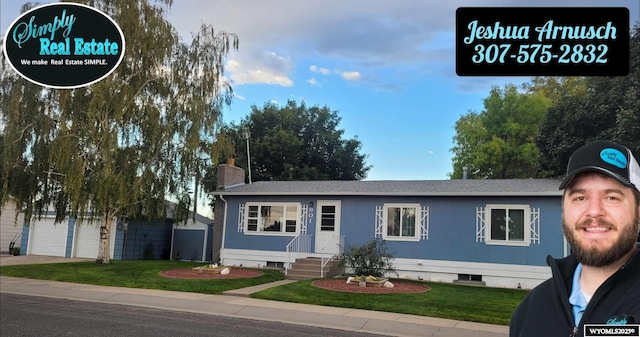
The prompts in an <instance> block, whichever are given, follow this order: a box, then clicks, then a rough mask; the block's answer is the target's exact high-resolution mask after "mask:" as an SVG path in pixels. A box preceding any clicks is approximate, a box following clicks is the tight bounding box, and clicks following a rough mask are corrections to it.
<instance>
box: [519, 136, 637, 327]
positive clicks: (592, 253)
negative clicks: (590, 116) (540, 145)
mask: <svg viewBox="0 0 640 337" xmlns="http://www.w3.org/2000/svg"><path fill="white" fill-rule="evenodd" d="M560 189H561V190H562V189H564V192H563V195H562V231H563V233H564V236H565V238H566V240H567V242H568V243H569V245H570V246H571V250H572V254H571V255H569V256H567V257H565V258H563V259H553V258H552V257H551V256H548V257H547V264H548V265H549V266H550V267H551V273H552V278H551V279H549V280H547V281H545V282H543V283H542V284H540V285H539V286H538V287H536V288H534V289H533V290H532V291H531V292H530V293H529V294H527V296H526V297H525V299H524V300H523V301H522V302H521V303H520V304H519V305H518V307H517V308H516V310H515V311H514V313H513V316H512V317H511V324H510V329H509V335H510V336H511V337H516V336H518V337H524V336H536V337H543V336H544V337H548V336H584V334H585V331H584V330H585V329H584V326H585V324H598V325H627V326H626V327H625V328H631V329H636V330H635V331H636V332H635V333H636V334H634V335H633V336H639V334H637V333H638V330H637V329H638V328H639V325H638V323H640V253H639V252H640V249H639V247H638V243H637V241H638V237H639V231H640V166H639V165H638V162H637V160H636V159H635V158H634V157H633V154H632V153H631V151H630V150H629V149H628V148H626V147H625V146H622V145H619V144H616V143H613V142H610V141H603V140H598V141H593V142H591V143H588V144H586V145H584V146H582V147H580V148H579V149H578V150H576V151H575V152H574V153H573V154H572V155H571V158H570V159H569V163H568V165H567V176H566V178H565V179H564V180H563V181H562V183H561V184H560ZM617 327H621V326H617ZM629 336H631V335H629Z"/></svg>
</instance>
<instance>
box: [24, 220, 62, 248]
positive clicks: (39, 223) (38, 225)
mask: <svg viewBox="0 0 640 337" xmlns="http://www.w3.org/2000/svg"><path fill="white" fill-rule="evenodd" d="M68 229H69V224H68V220H66V219H65V220H63V221H62V222H61V223H56V224H54V219H40V220H35V221H34V222H33V223H32V224H31V228H30V235H29V236H30V238H29V250H28V253H29V254H33V255H48V256H60V257H64V253H65V251H66V249H67V234H68V233H67V232H68Z"/></svg>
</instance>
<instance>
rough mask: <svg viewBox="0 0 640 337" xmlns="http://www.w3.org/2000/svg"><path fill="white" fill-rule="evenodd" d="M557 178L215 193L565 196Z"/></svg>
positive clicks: (297, 185)
mask: <svg viewBox="0 0 640 337" xmlns="http://www.w3.org/2000/svg"><path fill="white" fill-rule="evenodd" d="M558 186H560V180H554V179H486V180H478V179H464V180H463V179H457V180H380V181H374V180H361V181H338V180H330V181H259V182H254V183H252V184H244V185H239V186H234V187H227V188H225V189H222V190H218V191H215V192H212V194H213V195H223V196H225V195H336V196H339V195H369V196H561V195H562V191H560V190H558Z"/></svg>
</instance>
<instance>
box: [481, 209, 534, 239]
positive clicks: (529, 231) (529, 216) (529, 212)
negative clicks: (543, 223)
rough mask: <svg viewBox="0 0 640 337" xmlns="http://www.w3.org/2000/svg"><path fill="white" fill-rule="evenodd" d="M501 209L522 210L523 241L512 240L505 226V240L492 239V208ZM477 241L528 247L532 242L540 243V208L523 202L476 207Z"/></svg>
mask: <svg viewBox="0 0 640 337" xmlns="http://www.w3.org/2000/svg"><path fill="white" fill-rule="evenodd" d="M494 209H501V210H505V211H507V214H508V213H509V212H508V211H510V210H522V211H523V212H524V214H523V233H522V234H523V236H524V239H523V240H522V241H518V240H510V239H509V238H508V236H509V232H508V230H507V229H506V228H505V229H504V231H505V240H496V239H491V229H492V221H491V214H492V213H491V210H494ZM476 242H484V243H485V244H487V245H501V246H521V247H528V246H530V245H532V244H540V208H531V207H530V206H529V205H521V204H487V205H485V206H483V207H476Z"/></svg>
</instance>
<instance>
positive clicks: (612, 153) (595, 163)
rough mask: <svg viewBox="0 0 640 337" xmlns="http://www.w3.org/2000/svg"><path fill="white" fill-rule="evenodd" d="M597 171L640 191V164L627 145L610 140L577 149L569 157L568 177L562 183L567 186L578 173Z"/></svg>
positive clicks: (588, 144) (591, 143)
mask: <svg viewBox="0 0 640 337" xmlns="http://www.w3.org/2000/svg"><path fill="white" fill-rule="evenodd" d="M587 171H596V172H601V173H604V174H606V175H608V176H609V177H611V178H613V179H615V180H617V181H619V182H620V183H621V184H622V185H625V186H627V187H631V188H635V189H636V190H638V191H640V166H638V161H636V159H635V158H634V157H633V154H632V153H631V150H629V149H628V148H627V147H625V146H622V145H620V144H616V143H614V142H611V141H608V140H595V141H592V142H590V143H587V144H586V145H583V146H582V147H580V148H579V149H577V150H576V151H575V152H574V153H573V154H572V155H571V158H569V163H568V164H567V177H566V178H564V180H563V181H562V183H561V184H560V189H561V190H562V189H564V188H566V187H567V186H568V185H569V184H570V183H571V181H572V180H573V178H575V176H576V175H577V174H578V173H581V172H587Z"/></svg>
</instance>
